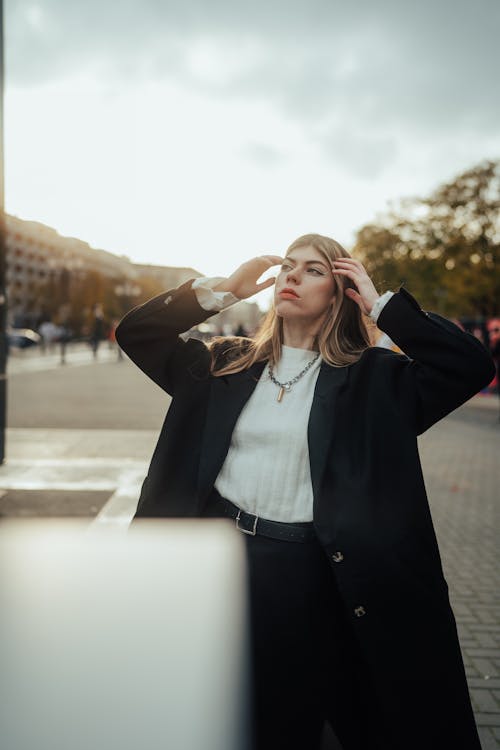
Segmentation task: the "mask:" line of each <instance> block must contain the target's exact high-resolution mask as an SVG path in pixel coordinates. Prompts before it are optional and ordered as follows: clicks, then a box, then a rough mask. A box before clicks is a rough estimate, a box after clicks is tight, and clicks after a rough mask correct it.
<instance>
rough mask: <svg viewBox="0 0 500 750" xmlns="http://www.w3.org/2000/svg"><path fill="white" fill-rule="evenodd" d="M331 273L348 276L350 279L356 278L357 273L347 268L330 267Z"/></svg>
mask: <svg viewBox="0 0 500 750" xmlns="http://www.w3.org/2000/svg"><path fill="white" fill-rule="evenodd" d="M332 273H333V274H338V275H340V276H348V277H349V278H350V279H353V280H354V279H356V278H357V275H358V274H357V273H356V272H355V271H351V270H349V269H347V268H332Z"/></svg>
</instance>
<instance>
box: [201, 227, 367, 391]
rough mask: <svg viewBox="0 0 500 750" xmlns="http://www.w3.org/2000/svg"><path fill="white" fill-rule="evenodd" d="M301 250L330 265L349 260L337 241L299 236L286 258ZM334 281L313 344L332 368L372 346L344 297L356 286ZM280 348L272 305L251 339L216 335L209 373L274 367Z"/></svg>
mask: <svg viewBox="0 0 500 750" xmlns="http://www.w3.org/2000/svg"><path fill="white" fill-rule="evenodd" d="M302 247H313V248H314V249H315V250H317V251H318V252H319V253H321V254H322V255H323V256H324V257H325V259H326V260H327V261H328V263H329V265H331V264H332V262H333V261H334V260H336V259H337V258H350V257H351V256H350V255H349V253H348V252H347V250H345V249H344V248H343V247H342V245H340V244H339V243H338V242H337V241H336V240H333V239H331V238H330V237H323V236H322V235H320V234H304V235H302V237H299V238H298V239H296V240H295V241H294V242H292V244H291V245H290V247H289V248H288V249H287V251H286V253H285V255H288V254H289V253H291V252H292V250H296V249H297V248H302ZM335 282H336V287H337V292H338V294H336V295H335V299H334V301H333V303H332V305H331V310H330V312H329V313H328V315H327V316H326V317H325V319H324V321H323V323H322V324H321V327H320V329H319V331H318V333H317V334H316V337H315V341H314V343H315V346H316V347H317V348H318V349H319V352H320V354H321V357H322V358H323V360H324V361H325V362H327V363H328V364H329V365H332V366H333V367H344V366H345V365H350V364H353V363H354V362H357V361H358V359H359V358H360V356H361V355H362V353H363V352H364V351H365V349H367V348H368V347H369V346H370V345H371V344H370V338H369V334H368V331H367V328H366V325H365V322H364V320H363V317H362V313H361V310H360V308H359V306H358V305H357V304H356V303H355V302H354V301H353V300H351V299H349V297H346V295H345V294H344V290H345V289H347V288H348V287H351V288H354V289H355V288H356V287H355V286H354V284H353V283H352V282H351V280H350V279H349V278H348V277H347V276H343V275H338V276H335ZM282 345H283V319H282V318H281V317H280V316H278V315H277V314H276V311H275V308H274V304H273V305H272V307H271V309H270V310H269V312H268V313H267V315H266V316H265V318H264V320H263V321H262V323H261V325H260V327H259V328H258V330H257V331H256V333H255V335H254V336H253V337H252V338H245V337H241V336H217V337H215V338H214V339H212V340H211V341H210V343H209V345H208V346H209V350H210V353H211V355H212V362H211V368H210V369H211V372H212V374H213V375H215V376H219V377H220V376H222V375H231V374H234V373H237V372H241V371H242V370H246V369H248V368H249V367H251V366H252V365H253V364H255V363H256V362H263V361H267V360H269V361H270V362H271V363H273V364H275V363H277V362H278V361H279V359H280V357H281V347H282ZM219 359H221V360H222V361H221V363H220V364H219Z"/></svg>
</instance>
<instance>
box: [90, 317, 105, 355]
mask: <svg viewBox="0 0 500 750" xmlns="http://www.w3.org/2000/svg"><path fill="white" fill-rule="evenodd" d="M105 338H106V321H105V319H104V311H103V309H102V305H100V304H97V305H94V311H93V319H92V323H91V326H90V347H91V349H92V354H93V355H94V359H97V352H98V350H99V345H100V343H101V341H103V340H104V339H105Z"/></svg>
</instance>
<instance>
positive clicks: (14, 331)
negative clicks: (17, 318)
mask: <svg viewBox="0 0 500 750" xmlns="http://www.w3.org/2000/svg"><path fill="white" fill-rule="evenodd" d="M7 341H8V343H9V346H14V347H16V348H17V349H27V348H28V347H30V346H37V345H38V344H40V341H41V336H40V334H38V333H36V331H32V330H31V328H8V329H7Z"/></svg>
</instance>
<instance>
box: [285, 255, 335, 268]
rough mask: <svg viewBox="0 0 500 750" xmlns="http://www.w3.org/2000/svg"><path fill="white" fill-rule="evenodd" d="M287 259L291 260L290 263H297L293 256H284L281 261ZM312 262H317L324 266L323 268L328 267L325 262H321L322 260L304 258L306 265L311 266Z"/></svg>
mask: <svg viewBox="0 0 500 750" xmlns="http://www.w3.org/2000/svg"><path fill="white" fill-rule="evenodd" d="M287 260H289V261H291V262H292V263H297V261H296V260H295V258H290V257H288V256H287V257H286V258H285V260H284V261H283V262H285V261H287ZM314 264H318V265H320V266H324V267H325V268H328V266H327V265H326V263H323V261H322V260H306V266H312V265H314Z"/></svg>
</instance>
